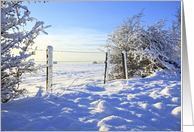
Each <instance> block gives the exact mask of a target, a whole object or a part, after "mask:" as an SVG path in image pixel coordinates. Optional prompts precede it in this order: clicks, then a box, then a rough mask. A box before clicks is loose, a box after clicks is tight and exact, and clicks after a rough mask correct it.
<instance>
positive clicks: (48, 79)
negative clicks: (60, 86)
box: [46, 46, 53, 90]
mask: <svg viewBox="0 0 194 132" xmlns="http://www.w3.org/2000/svg"><path fill="white" fill-rule="evenodd" d="M46 64H47V67H46V90H48V89H49V88H51V87H52V74H53V47H52V46H47V49H46Z"/></svg>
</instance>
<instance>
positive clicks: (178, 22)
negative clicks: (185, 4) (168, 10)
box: [170, 7, 181, 59]
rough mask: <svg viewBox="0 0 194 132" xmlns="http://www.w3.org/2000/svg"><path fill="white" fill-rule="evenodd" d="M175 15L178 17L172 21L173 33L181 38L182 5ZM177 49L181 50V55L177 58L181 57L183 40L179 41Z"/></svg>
mask: <svg viewBox="0 0 194 132" xmlns="http://www.w3.org/2000/svg"><path fill="white" fill-rule="evenodd" d="M173 16H175V17H176V19H175V20H173V21H172V27H171V29H170V30H171V31H172V33H173V34H175V38H177V39H181V7H179V8H177V10H176V12H175V14H173ZM176 50H177V51H179V55H178V57H176V56H174V57H176V58H177V59H180V58H181V41H178V42H177V47H176Z"/></svg>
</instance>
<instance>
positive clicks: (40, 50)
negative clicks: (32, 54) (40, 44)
mask: <svg viewBox="0 0 194 132" xmlns="http://www.w3.org/2000/svg"><path fill="white" fill-rule="evenodd" d="M31 50H35V51H46V50H45V49H31ZM53 52H69V53H98V54H105V53H103V52H91V51H68V50H53Z"/></svg>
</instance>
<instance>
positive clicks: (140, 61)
mask: <svg viewBox="0 0 194 132" xmlns="http://www.w3.org/2000/svg"><path fill="white" fill-rule="evenodd" d="M142 15H143V10H142V11H141V12H140V13H139V14H137V15H134V16H133V17H131V18H126V19H125V20H124V22H123V24H122V25H121V26H117V27H116V29H115V30H114V31H113V32H112V34H108V38H107V43H106V44H105V45H103V47H105V48H109V49H110V50H111V52H112V53H111V63H112V64H114V65H115V66H114V67H113V68H112V71H111V73H110V77H111V79H120V78H123V70H122V68H123V66H122V60H121V53H122V51H123V50H125V51H126V53H127V68H128V76H129V78H130V77H132V76H134V75H142V76H145V75H146V76H147V75H150V74H152V73H153V72H155V70H156V69H159V70H166V71H168V72H169V71H170V72H172V73H174V74H177V73H179V72H180V66H181V63H180V60H179V59H177V58H174V56H177V55H178V54H179V52H178V51H177V50H175V49H176V48H175V47H176V46H177V44H176V43H177V42H178V41H180V39H177V38H176V37H175V34H172V33H171V32H170V30H164V29H163V27H164V26H165V20H164V19H161V20H159V21H158V22H157V23H155V24H153V25H151V26H148V25H142V24H143V21H141V18H142Z"/></svg>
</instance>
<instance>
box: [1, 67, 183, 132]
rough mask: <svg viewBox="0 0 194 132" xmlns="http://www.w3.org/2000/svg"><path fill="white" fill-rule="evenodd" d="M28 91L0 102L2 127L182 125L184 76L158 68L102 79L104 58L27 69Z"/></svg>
mask: <svg viewBox="0 0 194 132" xmlns="http://www.w3.org/2000/svg"><path fill="white" fill-rule="evenodd" d="M22 79H23V80H24V83H23V84H21V86H20V87H21V88H26V89H27V90H28V91H29V94H28V95H25V96H20V97H18V98H16V99H14V100H12V101H10V102H8V103H4V104H1V130H2V131H4V130H6V131H13V130H17V131H44V130H45V131H181V126H182V124H181V78H174V77H169V76H166V75H164V74H163V72H160V71H158V72H156V73H155V74H154V75H152V76H150V77H147V78H139V77H134V78H131V79H128V80H114V81H110V82H108V83H107V84H104V64H55V65H54V66H53V87H52V91H49V92H45V82H46V81H45V80H46V74H45V71H42V72H40V73H37V74H27V75H25V76H23V78H22Z"/></svg>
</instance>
